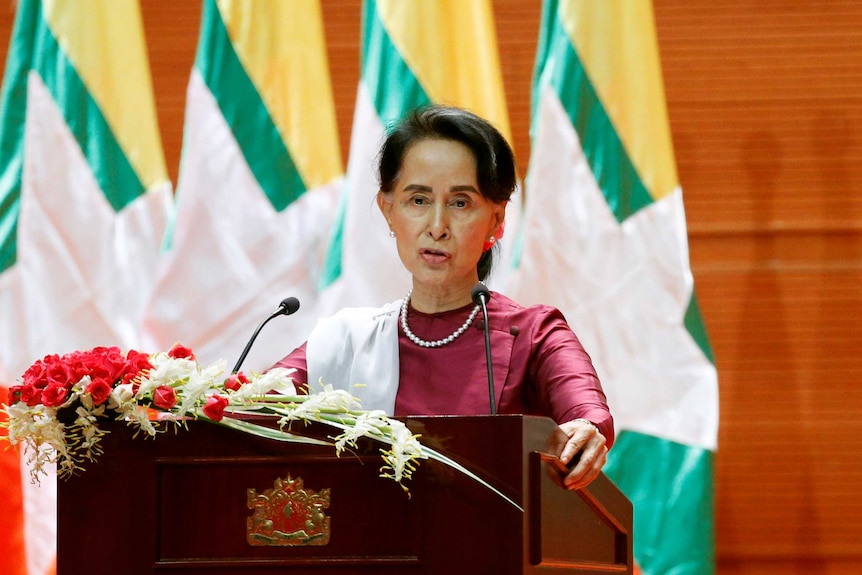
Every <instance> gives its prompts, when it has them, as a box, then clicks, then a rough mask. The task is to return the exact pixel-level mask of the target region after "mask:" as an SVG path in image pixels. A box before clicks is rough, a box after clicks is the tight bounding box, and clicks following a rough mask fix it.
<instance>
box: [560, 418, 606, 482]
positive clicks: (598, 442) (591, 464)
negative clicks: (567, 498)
mask: <svg viewBox="0 0 862 575" xmlns="http://www.w3.org/2000/svg"><path fill="white" fill-rule="evenodd" d="M560 429H562V430H563V432H565V434H566V435H567V436H568V438H569V440H568V441H567V442H566V445H565V446H564V447H563V451H562V453H560V459H561V460H562V461H563V463H565V464H566V465H568V464H569V462H570V461H572V459H573V458H575V457H578V455H580V459H579V460H578V463H577V465H575V466H574V467H573V468H572V470H571V471H570V472H569V474H568V475H566V476H565V477H564V478H563V485H564V486H565V487H566V489H571V490H576V489H583V488H584V487H586V486H587V485H589V484H590V483H592V481H593V479H595V478H596V477H598V476H599V472H600V471H601V470H602V467H604V466H605V461H607V456H608V448H607V447H605V436H604V435H602V434H601V433H599V429H598V428H597V427H596V426H595V425H593V424H592V423H590V422H589V421H587V420H585V419H573V420H572V421H567V422H566V423H563V424H561V425H560Z"/></svg>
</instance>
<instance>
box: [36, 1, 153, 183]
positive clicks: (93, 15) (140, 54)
mask: <svg viewBox="0 0 862 575" xmlns="http://www.w3.org/2000/svg"><path fill="white" fill-rule="evenodd" d="M43 6H44V14H45V21H46V23H47V25H48V27H49V28H50V29H51V31H52V32H53V33H54V36H55V37H56V39H57V42H58V43H59V45H60V46H61V47H62V48H63V51H64V52H65V54H66V57H67V58H68V59H69V60H70V61H71V62H72V65H73V66H74V67H75V70H76V71H77V72H78V75H79V76H80V77H81V80H82V81H83V82H84V84H85V85H86V86H87V89H88V90H89V92H90V95H91V96H92V98H93V100H95V101H96V103H97V104H98V106H99V109H100V110H101V111H102V114H103V115H104V116H105V119H106V120H107V122H108V124H109V125H110V126H111V130H112V131H113V132H114V137H115V138H116V139H117V142H118V143H119V144H120V146H121V147H122V149H123V151H124V152H125V154H126V158H127V159H128V160H129V163H130V164H131V165H132V166H133V167H134V169H135V172H136V173H137V175H138V178H139V179H140V180H141V183H142V184H143V185H144V188H145V189H150V188H151V187H153V186H155V185H158V184H164V183H166V182H167V181H168V172H167V168H166V167H165V158H164V153H163V151H162V142H161V138H160V136H159V131H158V122H157V119H156V106H155V101H154V99H153V86H152V79H151V78H150V68H149V61H148V60H147V53H146V48H145V44H144V30H143V24H142V21H141V11H140V7H139V6H138V1H137V0H110V1H107V0H44V1H43Z"/></svg>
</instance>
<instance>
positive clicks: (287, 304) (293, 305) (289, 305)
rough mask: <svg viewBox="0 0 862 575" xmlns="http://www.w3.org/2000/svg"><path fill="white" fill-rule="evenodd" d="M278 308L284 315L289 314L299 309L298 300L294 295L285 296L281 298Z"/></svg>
mask: <svg viewBox="0 0 862 575" xmlns="http://www.w3.org/2000/svg"><path fill="white" fill-rule="evenodd" d="M279 308H280V309H281V313H283V314H284V315H290V314H292V313H295V312H296V310H298V309H299V300H298V299H296V298H295V297H286V298H284V299H283V300H281V303H280V304H279Z"/></svg>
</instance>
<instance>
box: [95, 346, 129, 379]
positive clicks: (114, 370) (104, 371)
mask: <svg viewBox="0 0 862 575" xmlns="http://www.w3.org/2000/svg"><path fill="white" fill-rule="evenodd" d="M87 356H88V357H87V363H88V364H89V366H90V375H91V376H92V377H93V379H96V378H103V379H105V380H107V381H108V382H110V383H112V384H113V383H115V382H117V381H119V380H120V379H121V377H122V375H123V371H124V370H125V368H126V358H125V356H123V354H122V352H121V351H120V348H118V347H96V348H93V350H92V351H90V352H89V353H88V354H87Z"/></svg>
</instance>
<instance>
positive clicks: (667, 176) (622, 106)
mask: <svg viewBox="0 0 862 575" xmlns="http://www.w3.org/2000/svg"><path fill="white" fill-rule="evenodd" d="M560 18H561V20H562V22H563V26H564V27H565V29H566V32H567V33H568V35H569V38H570V39H571V41H572V45H573V46H574V47H575V50H576V51H577V53H578V57H579V58H580V60H581V63H582V64H583V66H584V68H585V69H586V71H587V75H588V76H589V78H590V81H591V82H592V85H593V87H594V88H595V90H596V93H597V94H598V97H599V100H601V102H602V105H603V106H604V108H605V111H606V112H607V114H608V116H609V117H610V119H611V122H613V125H614V127H615V128H616V131H617V135H618V136H619V137H620V140H621V141H622V142H623V146H625V149H626V151H627V152H628V154H629V157H630V158H631V161H632V163H633V164H634V166H635V169H636V170H637V172H638V174H639V175H640V177H641V180H642V181H643V182H644V185H645V186H646V189H647V190H648V191H649V193H650V195H651V196H652V197H653V199H660V198H662V197H664V196H666V195H668V194H670V193H671V192H672V191H673V190H674V189H676V188H677V187H678V185H679V179H678V176H677V172H676V160H675V159H674V153H673V145H672V143H671V137H670V127H669V126H670V124H669V122H668V116H667V107H666V105H665V97H664V86H663V84H662V78H661V64H660V62H659V54H658V40H657V38H656V34H655V25H654V23H653V9H652V3H651V2H650V0H632V1H630V2H596V1H595V0H562V1H561V2H560ZM608 46H614V47H615V48H616V49H615V50H608V49H607V47H608Z"/></svg>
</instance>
